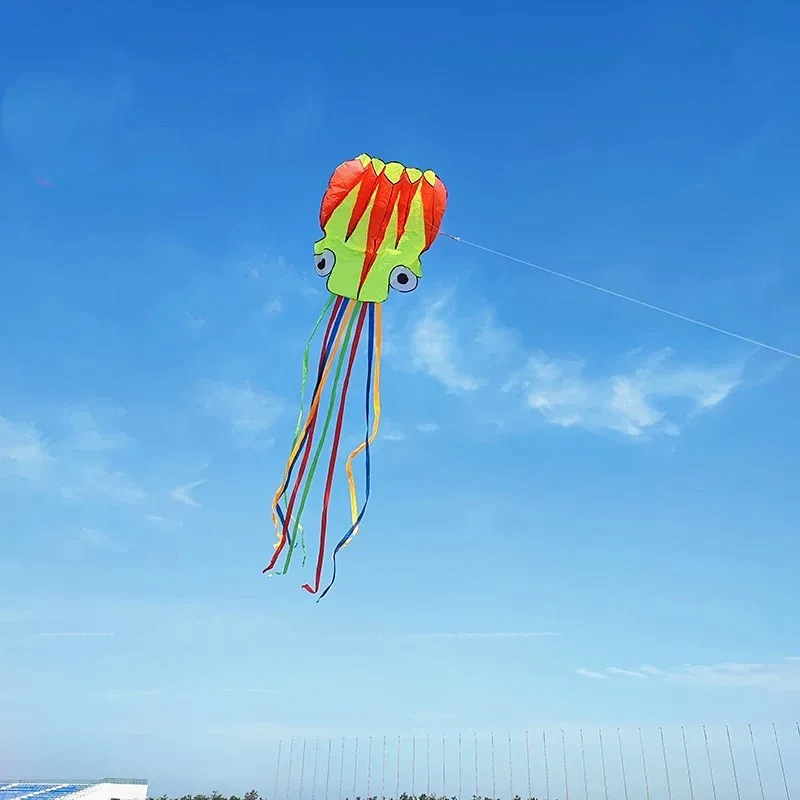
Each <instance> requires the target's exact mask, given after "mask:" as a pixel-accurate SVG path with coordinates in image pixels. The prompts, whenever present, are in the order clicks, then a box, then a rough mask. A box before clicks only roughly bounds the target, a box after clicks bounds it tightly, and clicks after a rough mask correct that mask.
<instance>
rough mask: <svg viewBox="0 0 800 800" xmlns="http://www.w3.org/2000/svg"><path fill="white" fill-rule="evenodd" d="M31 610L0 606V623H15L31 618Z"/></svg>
mask: <svg viewBox="0 0 800 800" xmlns="http://www.w3.org/2000/svg"><path fill="white" fill-rule="evenodd" d="M33 616H34V614H33V611H20V610H18V609H9V608H0V625H16V624H17V623H19V622H27V621H28V620H30V619H33Z"/></svg>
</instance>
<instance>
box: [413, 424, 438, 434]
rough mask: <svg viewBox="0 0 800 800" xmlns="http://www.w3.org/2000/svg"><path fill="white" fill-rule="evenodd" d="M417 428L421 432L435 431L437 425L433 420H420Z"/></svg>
mask: <svg viewBox="0 0 800 800" xmlns="http://www.w3.org/2000/svg"><path fill="white" fill-rule="evenodd" d="M417 430H418V431H420V432H421V433H436V431H438V430H439V426H438V425H437V424H436V423H435V422H420V423H419V425H417Z"/></svg>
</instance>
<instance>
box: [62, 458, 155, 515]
mask: <svg viewBox="0 0 800 800" xmlns="http://www.w3.org/2000/svg"><path fill="white" fill-rule="evenodd" d="M72 479H73V481H74V480H75V479H77V481H78V482H76V483H73V485H65V486H63V487H62V488H61V494H62V495H63V496H64V497H65V498H68V499H71V500H84V499H99V500H107V501H111V502H113V503H121V504H123V505H132V504H134V503H138V502H139V501H140V500H143V499H144V498H145V497H146V496H147V495H146V493H145V491H144V489H142V488H141V487H140V486H138V485H137V483H136V482H135V481H134V480H133V479H132V478H130V477H129V476H127V475H126V474H125V473H123V472H120V471H112V470H109V469H108V468H107V467H106V466H105V465H104V464H95V465H93V466H87V467H83V468H82V469H80V470H77V474H76V475H74V476H72Z"/></svg>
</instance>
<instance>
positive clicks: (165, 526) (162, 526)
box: [145, 514, 183, 533]
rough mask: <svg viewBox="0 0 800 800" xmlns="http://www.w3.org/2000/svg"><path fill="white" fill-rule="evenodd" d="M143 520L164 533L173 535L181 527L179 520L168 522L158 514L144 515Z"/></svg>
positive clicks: (181, 523)
mask: <svg viewBox="0 0 800 800" xmlns="http://www.w3.org/2000/svg"><path fill="white" fill-rule="evenodd" d="M145 519H146V520H147V521H148V522H149V523H150V524H151V525H154V526H155V527H156V528H158V529H159V530H161V531H164V532H165V533H173V532H174V531H177V530H179V529H180V528H182V527H183V522H181V521H180V520H169V519H167V518H166V517H162V516H161V515H160V514H145Z"/></svg>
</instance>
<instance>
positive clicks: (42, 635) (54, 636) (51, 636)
mask: <svg viewBox="0 0 800 800" xmlns="http://www.w3.org/2000/svg"><path fill="white" fill-rule="evenodd" d="M36 635H37V636H38V637H39V638H40V639H83V638H89V639H93V638H102V639H104V638H107V637H109V636H113V635H114V634H113V633H91V632H80V631H79V632H75V633H72V632H53V633H37V634H36Z"/></svg>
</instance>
